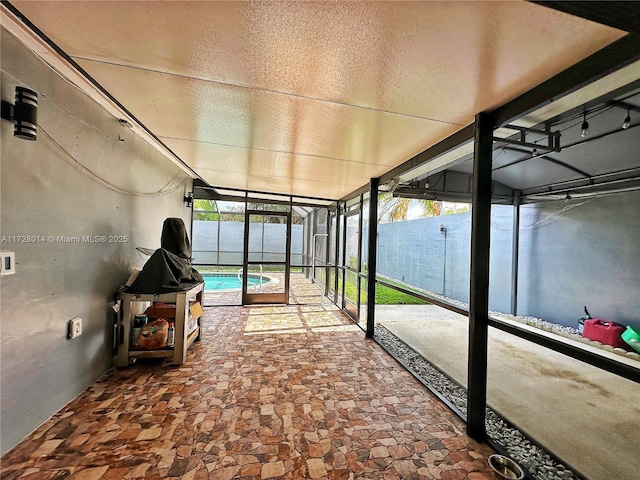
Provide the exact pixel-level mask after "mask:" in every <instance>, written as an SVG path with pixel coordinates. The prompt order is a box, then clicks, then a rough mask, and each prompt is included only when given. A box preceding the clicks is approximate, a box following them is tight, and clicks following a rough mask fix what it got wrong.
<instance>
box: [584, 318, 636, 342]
mask: <svg viewBox="0 0 640 480" xmlns="http://www.w3.org/2000/svg"><path fill="white" fill-rule="evenodd" d="M624 330H625V327H624V325H620V324H619V323H615V322H610V321H609V320H603V319H602V318H590V319H589V320H585V321H584V329H583V331H582V336H583V337H585V338H588V339H589V340H593V341H596V342H600V343H602V344H603V345H611V346H612V347H614V348H615V347H619V348H626V347H627V344H626V343H625V341H624V340H623V339H622V332H624Z"/></svg>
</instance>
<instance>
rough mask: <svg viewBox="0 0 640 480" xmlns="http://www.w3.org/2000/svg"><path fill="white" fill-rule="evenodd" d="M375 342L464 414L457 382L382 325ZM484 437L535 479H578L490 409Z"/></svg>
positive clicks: (464, 402)
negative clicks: (502, 449)
mask: <svg viewBox="0 0 640 480" xmlns="http://www.w3.org/2000/svg"><path fill="white" fill-rule="evenodd" d="M374 338H375V340H376V341H377V342H378V343H379V344H380V345H381V346H382V347H383V348H384V349H385V350H386V351H387V352H389V353H390V354H391V355H392V356H393V357H395V358H397V359H398V360H399V361H400V362H401V363H402V364H404V365H405V366H407V367H408V368H409V369H410V370H411V371H413V372H414V374H415V375H417V376H418V377H419V378H420V379H421V380H422V381H423V382H424V383H426V384H427V385H429V386H430V387H431V388H433V389H434V390H435V391H437V392H439V393H440V394H441V395H442V396H443V397H444V398H446V399H447V400H448V401H449V402H451V403H452V404H453V405H455V406H456V407H457V408H458V409H459V410H460V411H461V412H466V411H467V392H466V390H465V389H464V388H463V387H461V386H460V385H459V384H458V383H456V382H454V381H452V380H451V379H450V378H449V377H447V376H446V375H445V374H444V373H442V372H441V371H439V370H438V369H436V368H435V367H434V366H433V365H431V364H430V363H429V362H428V361H427V360H426V359H425V358H424V357H422V356H421V355H420V354H418V353H417V352H416V351H415V350H413V349H412V348H411V347H409V346H408V345H407V344H406V343H404V342H403V341H402V340H400V339H399V338H398V337H396V336H395V335H394V334H393V333H391V332H390V331H389V330H388V329H386V328H385V327H384V326H382V325H376V329H375V334H374ZM486 426H487V435H488V436H489V437H490V438H491V439H492V440H493V441H494V442H496V443H498V444H500V445H501V446H502V447H503V448H504V449H505V451H506V452H507V453H508V454H509V455H510V456H511V457H512V458H513V459H514V460H515V461H516V462H518V463H519V464H520V465H521V466H522V467H523V468H524V469H526V470H527V471H528V472H529V474H530V475H531V477H532V478H534V479H536V480H569V479H573V480H579V479H580V478H581V477H580V476H578V475H577V474H576V473H574V472H572V471H571V470H570V469H569V468H567V467H566V466H564V465H562V464H561V463H559V462H557V461H556V460H554V459H553V458H552V457H551V456H550V455H549V453H548V452H546V451H545V450H544V449H543V448H541V447H539V446H537V445H535V444H534V443H532V442H531V441H530V440H529V439H527V437H526V436H525V435H524V434H523V433H522V432H521V431H520V430H518V429H517V428H515V427H513V426H512V425H509V424H508V423H507V422H506V421H505V420H504V419H502V418H501V417H500V416H499V415H498V414H497V413H495V412H494V411H493V410H491V409H490V408H487V411H486Z"/></svg>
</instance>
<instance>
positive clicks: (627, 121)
mask: <svg viewBox="0 0 640 480" xmlns="http://www.w3.org/2000/svg"><path fill="white" fill-rule="evenodd" d="M630 125H631V110H630V109H628V108H627V116H626V117H625V119H624V122H623V124H622V128H624V129H625V130H626V129H627V128H629V126H630Z"/></svg>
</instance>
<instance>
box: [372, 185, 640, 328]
mask: <svg viewBox="0 0 640 480" xmlns="http://www.w3.org/2000/svg"><path fill="white" fill-rule="evenodd" d="M639 207H640V192H630V193H620V194H616V195H611V196H604V197H600V198H593V199H588V200H571V201H569V202H564V201H560V202H548V203H539V204H532V205H523V206H522V207H521V219H520V253H519V259H518V268H519V272H518V310H517V313H518V314H519V315H525V316H534V317H537V318H542V319H544V320H548V321H550V322H554V323H558V324H562V325H567V326H572V327H576V328H577V326H578V324H577V321H578V318H579V317H581V316H583V307H584V306H585V305H586V306H587V307H588V309H589V312H590V313H591V314H592V315H593V316H594V317H602V318H605V319H607V320H612V321H615V322H618V323H621V324H623V325H632V326H635V327H637V328H640V208H639ZM512 222H513V209H512V207H510V206H494V207H493V208H492V213H491V223H492V228H491V254H490V290H489V308H490V309H492V310H497V311H500V312H505V313H509V312H510V311H511V248H512ZM440 225H443V226H444V227H445V228H446V234H444V235H443V234H441V233H440ZM470 238H471V214H470V213H463V214H456V215H448V216H442V217H433V218H421V219H416V220H410V221H406V222H394V223H387V224H382V225H380V227H379V239H378V273H381V274H383V275H387V276H390V277H392V278H397V279H400V280H404V281H405V282H406V283H409V284H411V285H415V286H417V287H420V288H424V289H426V290H430V291H433V292H435V293H440V294H444V295H446V296H448V297H450V298H453V299H456V300H460V301H463V302H468V301H469V258H470V254H471V252H470Z"/></svg>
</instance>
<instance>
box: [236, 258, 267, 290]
mask: <svg viewBox="0 0 640 480" xmlns="http://www.w3.org/2000/svg"><path fill="white" fill-rule="evenodd" d="M258 266H259V267H260V283H259V284H258V288H259V291H260V292H262V274H263V271H262V264H261V263H260V264H258ZM237 277H238V282H240V284H242V268H241V269H240V270H238V275H237ZM253 288H256V286H255V285H254V286H253ZM247 290H249V285H247Z"/></svg>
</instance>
